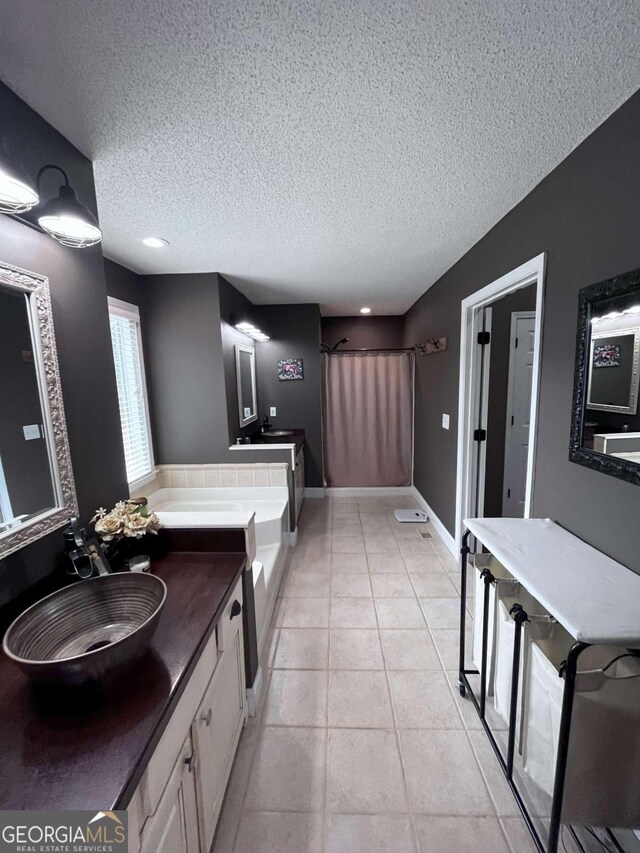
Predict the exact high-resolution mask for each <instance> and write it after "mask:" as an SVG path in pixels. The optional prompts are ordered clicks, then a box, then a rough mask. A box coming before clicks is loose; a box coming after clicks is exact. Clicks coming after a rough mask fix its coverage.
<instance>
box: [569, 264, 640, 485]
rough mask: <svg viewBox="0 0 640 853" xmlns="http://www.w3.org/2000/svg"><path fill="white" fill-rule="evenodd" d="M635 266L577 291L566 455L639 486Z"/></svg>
mask: <svg viewBox="0 0 640 853" xmlns="http://www.w3.org/2000/svg"><path fill="white" fill-rule="evenodd" d="M639 388H640V269H638V270H633V271H631V272H628V273H624V274H623V275H619V276H616V277H615V278H611V279H607V280H606V281H602V282H600V283H598V284H594V285H591V286H590V287H585V288H583V289H582V290H581V291H580V296H579V308H578V340H577V348H576V370H575V380H574V394H573V415H572V422H571V444H570V450H569V459H570V460H571V461H572V462H577V463H578V464H579V465H585V466H586V467H588V468H593V469H594V470H596V471H601V472H602V473H603V474H610V475H611V476H613V477H619V478H620V479H622V480H627V481H628V482H630V483H636V484H638V485H640V413H639V412H638V396H639Z"/></svg>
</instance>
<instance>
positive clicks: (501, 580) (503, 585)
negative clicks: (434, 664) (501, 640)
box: [473, 557, 520, 696]
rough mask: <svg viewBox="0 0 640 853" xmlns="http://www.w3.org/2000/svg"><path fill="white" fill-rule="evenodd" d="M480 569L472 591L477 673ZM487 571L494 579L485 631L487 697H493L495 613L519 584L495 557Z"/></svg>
mask: <svg viewBox="0 0 640 853" xmlns="http://www.w3.org/2000/svg"><path fill="white" fill-rule="evenodd" d="M482 568H483V567H480V568H478V569H477V570H476V574H475V583H474V589H473V663H474V666H475V667H476V669H477V670H478V672H480V671H481V664H482V615H483V607H484V587H485V584H484V578H483V577H481V572H482ZM488 568H489V570H490V571H491V574H492V575H493V577H494V578H495V582H494V583H492V584H491V586H490V588H489V614H488V629H487V682H486V683H487V696H493V683H494V672H495V635H496V611H497V606H498V601H499V600H500V598H501V597H502V596H504V595H513V594H514V592H515V591H516V590H519V589H520V584H519V583H518V581H517V580H515V578H514V577H513V575H511V574H509V572H508V571H507V570H506V569H505V568H504V566H503V565H501V564H500V563H499V562H498V561H497V560H496V558H495V557H492V558H491V563H490V565H489V567H488Z"/></svg>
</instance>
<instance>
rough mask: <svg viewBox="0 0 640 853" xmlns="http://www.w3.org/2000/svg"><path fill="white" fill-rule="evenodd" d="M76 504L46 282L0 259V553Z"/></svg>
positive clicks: (57, 521) (39, 532)
mask: <svg viewBox="0 0 640 853" xmlns="http://www.w3.org/2000/svg"><path fill="white" fill-rule="evenodd" d="M76 512H77V505H76V497H75V487H74V484H73V476H72V472H71V460H70V456H69V446H68V440H67V432H66V426H65V421H64V410H63V407H62V396H61V393H60V381H59V375H58V361H57V355H56V347H55V338H54V333H53V321H52V317H51V303H50V300H49V287H48V283H47V280H46V278H44V277H43V276H40V275H37V274H35V273H30V272H28V271H27V270H21V269H19V268H17V267H12V266H9V265H6V264H0V558H2V557H5V556H7V554H10V553H11V552H12V551H15V550H17V549H18V548H20V547H22V546H23V545H27V544H29V543H30V542H33V541H34V540H35V539H38V538H39V537H40V536H44V535H45V534H46V533H49V532H51V531H52V530H55V529H56V528H58V527H61V526H62V525H63V524H64V523H65V522H66V520H67V519H68V517H69V516H70V515H74V514H75V513H76Z"/></svg>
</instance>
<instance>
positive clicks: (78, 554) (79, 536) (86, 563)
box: [63, 518, 94, 580]
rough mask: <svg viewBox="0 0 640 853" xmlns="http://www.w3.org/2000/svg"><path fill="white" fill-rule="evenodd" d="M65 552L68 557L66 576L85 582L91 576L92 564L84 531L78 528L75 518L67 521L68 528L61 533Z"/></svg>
mask: <svg viewBox="0 0 640 853" xmlns="http://www.w3.org/2000/svg"><path fill="white" fill-rule="evenodd" d="M63 536H64V542H65V550H66V552H67V556H68V557H69V565H67V574H69V575H75V576H76V577H78V578H80V579H81V580H86V579H87V578H90V577H91V576H92V575H93V570H94V563H93V559H92V557H91V553H90V551H89V547H88V546H87V543H86V541H85V531H84V530H83V529H81V528H80V524H79V522H78V519H77V518H70V519H69V526H68V527H67V528H65V531H64V533H63Z"/></svg>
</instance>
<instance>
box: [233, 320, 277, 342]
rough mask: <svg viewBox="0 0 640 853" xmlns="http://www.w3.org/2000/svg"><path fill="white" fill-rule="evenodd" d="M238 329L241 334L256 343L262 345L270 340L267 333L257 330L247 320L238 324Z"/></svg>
mask: <svg viewBox="0 0 640 853" xmlns="http://www.w3.org/2000/svg"><path fill="white" fill-rule="evenodd" d="M236 329H237V330H238V331H239V332H244V334H245V335H248V336H249V337H250V338H252V339H253V340H254V341H258V342H259V343H261V344H263V343H264V342H265V341H268V340H269V335H265V333H264V332H261V331H260V329H258V328H256V326H254V325H253V323H249V322H247V321H246V320H243V321H242V322H241V323H236Z"/></svg>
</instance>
